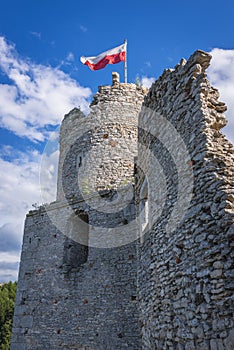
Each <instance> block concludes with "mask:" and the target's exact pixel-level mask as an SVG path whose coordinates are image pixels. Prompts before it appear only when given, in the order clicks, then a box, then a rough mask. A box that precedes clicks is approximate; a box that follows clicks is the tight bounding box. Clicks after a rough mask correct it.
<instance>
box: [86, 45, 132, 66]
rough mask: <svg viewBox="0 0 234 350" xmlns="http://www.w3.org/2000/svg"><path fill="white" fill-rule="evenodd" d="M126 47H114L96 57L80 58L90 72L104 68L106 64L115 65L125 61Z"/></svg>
mask: <svg viewBox="0 0 234 350" xmlns="http://www.w3.org/2000/svg"><path fill="white" fill-rule="evenodd" d="M126 46H127V43H126V42H125V43H124V44H122V45H120V46H117V47H115V48H114V49H111V50H108V51H105V52H103V53H101V54H100V55H98V56H94V57H84V56H82V57H81V58H80V60H81V62H82V63H83V64H86V65H87V66H88V67H89V68H90V69H91V70H98V69H102V68H104V67H105V66H106V65H107V64H115V63H119V62H121V61H123V62H125V61H126Z"/></svg>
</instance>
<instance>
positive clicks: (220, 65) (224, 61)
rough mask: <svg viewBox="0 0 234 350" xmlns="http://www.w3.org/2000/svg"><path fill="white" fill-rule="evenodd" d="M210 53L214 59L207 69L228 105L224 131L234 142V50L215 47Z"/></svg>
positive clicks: (221, 98) (211, 80)
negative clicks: (226, 123)
mask: <svg viewBox="0 0 234 350" xmlns="http://www.w3.org/2000/svg"><path fill="white" fill-rule="evenodd" d="M210 54H211V55H212V60H211V65H210V67H209V68H208V70H207V73H208V78H209V80H210V82H211V84H212V85H213V86H215V87H216V88H218V89H219V92H220V100H221V101H223V102H225V103H226V105H227V108H228V109H227V112H226V113H225V115H226V117H227V119H228V125H227V126H226V127H225V128H224V129H223V132H224V133H225V134H226V135H227V137H228V139H229V140H230V141H231V142H232V143H233V144H234V50H223V49H218V48H215V49H213V50H212V51H211V52H210Z"/></svg>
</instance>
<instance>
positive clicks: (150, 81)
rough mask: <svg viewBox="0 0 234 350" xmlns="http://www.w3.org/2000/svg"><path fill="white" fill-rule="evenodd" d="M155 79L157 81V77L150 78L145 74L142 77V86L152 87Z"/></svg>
mask: <svg viewBox="0 0 234 350" xmlns="http://www.w3.org/2000/svg"><path fill="white" fill-rule="evenodd" d="M154 81H155V78H153V77H151V78H148V77H145V76H143V77H142V78H141V84H142V86H144V87H146V88H150V87H151V85H152V84H153V82H154Z"/></svg>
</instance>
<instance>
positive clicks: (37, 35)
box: [30, 31, 41, 40]
mask: <svg viewBox="0 0 234 350" xmlns="http://www.w3.org/2000/svg"><path fill="white" fill-rule="evenodd" d="M30 34H31V35H33V36H35V37H36V38H38V39H40V40H41V33H39V32H33V31H31V32H30Z"/></svg>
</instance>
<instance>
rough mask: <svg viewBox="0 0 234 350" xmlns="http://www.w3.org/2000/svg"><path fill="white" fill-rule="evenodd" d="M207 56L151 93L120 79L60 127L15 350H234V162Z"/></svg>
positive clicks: (31, 229) (26, 264) (36, 224)
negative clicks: (50, 192) (50, 196)
mask: <svg viewBox="0 0 234 350" xmlns="http://www.w3.org/2000/svg"><path fill="white" fill-rule="evenodd" d="M210 60H211V56H210V55H209V54H207V53H205V52H203V51H200V50H198V51H196V52H195V53H194V54H193V55H192V56H191V57H190V58H189V59H188V61H185V60H184V59H182V60H181V62H180V63H179V64H178V65H177V66H176V67H175V68H174V69H167V70H165V71H164V72H163V74H162V76H161V77H160V78H159V79H158V80H157V81H155V83H153V85H152V87H151V88H150V89H149V91H146V89H143V88H142V87H141V86H137V85H135V84H122V83H120V82H119V79H118V75H117V74H116V73H113V81H112V85H111V86H101V87H99V90H98V92H97V94H96V95H95V96H94V98H93V101H92V103H91V106H90V108H91V110H90V114H89V115H88V116H84V115H83V113H82V112H81V111H80V110H79V109H74V110H72V111H71V112H70V113H69V114H67V115H66V116H65V117H64V119H63V122H62V125H61V130H60V158H59V167H58V186H57V199H56V201H55V202H53V203H51V204H49V205H45V206H42V207H40V208H39V209H38V210H34V211H30V212H29V213H28V214H27V217H26V221H25V232H24V239H23V247H22V255H21V263H20V271H19V281H18V290H17V298H16V306H15V313H14V322H13V332H12V340H11V350H44V349H48V350H59V349H74V350H75V349H83V350H104V349H108V350H115V349H116V350H124V349H129V350H137V349H144V350H151V349H152V350H154V349H155V350H156V349H158V350H164V349H165V350H173V349H175V350H223V349H226V350H231V349H234V327H233V289H234V283H233V271H234V270H233V250H232V247H233V237H234V223H233V221H234V220H233V217H234V163H233V153H234V150H233V147H232V145H231V143H230V142H229V141H228V140H227V139H226V138H225V136H224V135H223V134H222V133H221V131H220V129H221V128H223V127H224V126H225V125H226V119H225V117H224V115H223V113H224V112H225V110H226V106H225V104H224V103H222V102H220V101H219V93H218V91H217V89H215V88H213V87H212V86H210V83H209V81H208V80H207V77H206V72H205V70H206V69H207V68H208V66H209V62H210Z"/></svg>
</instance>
